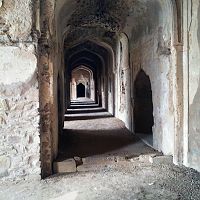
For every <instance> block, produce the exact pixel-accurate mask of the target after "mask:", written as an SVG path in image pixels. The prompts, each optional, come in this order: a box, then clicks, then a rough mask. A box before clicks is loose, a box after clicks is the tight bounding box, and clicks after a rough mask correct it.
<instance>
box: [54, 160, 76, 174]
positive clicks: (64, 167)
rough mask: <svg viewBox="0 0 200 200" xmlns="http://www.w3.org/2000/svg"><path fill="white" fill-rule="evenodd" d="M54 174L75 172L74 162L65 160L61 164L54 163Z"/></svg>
mask: <svg viewBox="0 0 200 200" xmlns="http://www.w3.org/2000/svg"><path fill="white" fill-rule="evenodd" d="M53 169H54V173H72V172H76V162H75V160H74V159H67V160H64V161H62V162H54V164H53Z"/></svg>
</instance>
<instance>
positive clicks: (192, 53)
mask: <svg viewBox="0 0 200 200" xmlns="http://www.w3.org/2000/svg"><path fill="white" fill-rule="evenodd" d="M189 6H191V10H192V13H191V16H190V18H189V24H188V31H189V41H188V44H189V47H188V48H189V52H188V53H189V59H188V65H189V136H188V165H189V166H190V167H192V168H195V169H197V170H200V123H199V119H200V3H199V1H198V0H193V1H192V3H191V4H190V5H189Z"/></svg>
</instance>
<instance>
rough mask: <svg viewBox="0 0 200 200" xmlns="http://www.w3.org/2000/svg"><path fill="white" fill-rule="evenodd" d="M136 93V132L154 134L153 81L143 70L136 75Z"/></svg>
mask: <svg viewBox="0 0 200 200" xmlns="http://www.w3.org/2000/svg"><path fill="white" fill-rule="evenodd" d="M134 94H135V95H134V96H135V101H134V124H135V133H143V134H152V127H153V125H154V119H153V102H152V91H151V82H150V79H149V76H147V75H146V73H145V72H144V71H143V70H141V71H140V72H139V73H138V75H137V77H136V80H135V87H134Z"/></svg>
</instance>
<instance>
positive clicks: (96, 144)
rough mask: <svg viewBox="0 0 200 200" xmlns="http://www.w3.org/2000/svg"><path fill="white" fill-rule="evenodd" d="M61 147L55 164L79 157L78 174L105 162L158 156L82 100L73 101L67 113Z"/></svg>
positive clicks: (94, 106)
mask: <svg viewBox="0 0 200 200" xmlns="http://www.w3.org/2000/svg"><path fill="white" fill-rule="evenodd" d="M60 144H61V145H60V147H59V153H58V158H57V160H56V161H55V162H63V163H64V162H65V160H66V159H74V158H77V157H79V160H84V161H83V162H82V161H81V164H80V163H79V165H80V166H78V168H77V170H78V171H79V170H84V168H85V169H87V168H93V167H95V166H96V165H95V164H96V163H99V164H101V162H102V164H105V161H108V162H109V161H116V162H117V160H125V159H127V158H131V157H138V156H139V155H143V154H158V155H159V153H158V152H157V151H155V150H153V149H152V148H150V147H148V146H147V145H145V144H144V143H143V142H142V141H141V140H140V139H139V138H138V137H136V136H134V135H133V134H132V133H131V132H130V131H129V130H128V129H127V128H126V127H125V124H124V123H123V122H122V121H121V120H119V119H117V118H115V117H113V116H112V115H111V114H110V113H108V112H107V111H106V110H105V109H103V108H101V107H99V106H98V105H97V104H95V102H93V101H90V100H89V99H84V98H83V99H77V100H76V101H72V102H71V105H70V107H69V108H68V109H67V112H66V115H65V123H64V128H63V133H62V135H61V136H60ZM93 164H94V165H95V166H92V165H93ZM65 165H66V167H67V164H65ZM72 172H73V170H72Z"/></svg>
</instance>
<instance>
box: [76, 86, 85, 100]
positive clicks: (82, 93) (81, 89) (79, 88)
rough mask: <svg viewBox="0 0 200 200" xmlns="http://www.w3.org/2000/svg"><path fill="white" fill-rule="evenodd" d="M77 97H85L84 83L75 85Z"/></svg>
mask: <svg viewBox="0 0 200 200" xmlns="http://www.w3.org/2000/svg"><path fill="white" fill-rule="evenodd" d="M79 97H85V85H83V84H82V83H79V84H78V85H77V98H79Z"/></svg>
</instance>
